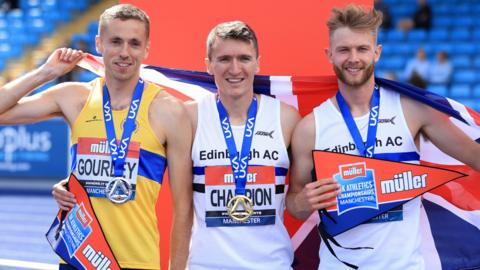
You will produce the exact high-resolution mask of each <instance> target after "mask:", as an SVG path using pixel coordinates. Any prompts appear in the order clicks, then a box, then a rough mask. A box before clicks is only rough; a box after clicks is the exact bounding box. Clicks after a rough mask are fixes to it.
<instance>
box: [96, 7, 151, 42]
mask: <svg viewBox="0 0 480 270" xmlns="http://www.w3.org/2000/svg"><path fill="white" fill-rule="evenodd" d="M113 19H120V20H122V21H126V20H138V21H141V22H143V23H144V24H145V33H146V34H147V39H148V38H149V37H150V18H149V17H148V15H147V13H145V11H143V10H141V9H139V8H138V7H136V6H134V5H130V4H120V5H115V6H112V7H110V8H108V9H106V10H105V11H104V12H103V13H102V15H100V20H99V25H98V34H100V33H101V31H103V30H104V28H105V23H107V22H108V21H110V20H113Z"/></svg>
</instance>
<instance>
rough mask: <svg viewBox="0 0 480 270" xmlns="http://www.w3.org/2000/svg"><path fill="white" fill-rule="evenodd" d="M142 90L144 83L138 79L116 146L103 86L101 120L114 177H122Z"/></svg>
mask: <svg viewBox="0 0 480 270" xmlns="http://www.w3.org/2000/svg"><path fill="white" fill-rule="evenodd" d="M143 88H144V81H143V80H142V79H139V80H138V83H137V85H136V86H135V90H134V91H133V96H132V100H131V101H130V107H129V109H128V114H127V118H126V119H125V124H124V126H123V134H122V139H121V141H120V142H119V144H117V136H116V134H115V126H114V124H113V114H112V107H111V106H110V95H109V94H108V89H107V84H105V85H104V86H103V118H104V122H105V129H106V133H107V140H108V147H109V149H110V156H111V157H112V163H113V166H114V176H115V177H123V171H124V170H125V168H124V166H125V160H126V158H127V153H128V146H129V145H130V139H131V138H132V133H133V131H134V130H135V119H136V118H137V112H138V109H139V108H140V101H141V100H142V94H143Z"/></svg>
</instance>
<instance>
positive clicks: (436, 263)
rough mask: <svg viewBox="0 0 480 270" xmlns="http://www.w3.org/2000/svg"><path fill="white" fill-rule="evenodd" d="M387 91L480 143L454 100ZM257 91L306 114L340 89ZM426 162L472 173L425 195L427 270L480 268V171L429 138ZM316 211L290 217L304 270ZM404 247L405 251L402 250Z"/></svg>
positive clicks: (205, 79)
mask: <svg viewBox="0 0 480 270" xmlns="http://www.w3.org/2000/svg"><path fill="white" fill-rule="evenodd" d="M79 65H80V66H82V67H84V68H86V69H88V70H90V71H92V72H94V73H96V74H98V75H100V76H102V75H103V63H102V61H101V59H100V58H96V57H93V56H91V55H89V57H88V58H87V59H86V60H83V61H82V62H81V63H80V64H79ZM141 77H142V78H143V79H145V80H147V81H151V82H153V83H156V84H158V85H161V86H164V87H166V88H167V89H169V92H170V93H172V94H174V95H176V96H177V97H180V98H183V99H185V100H188V99H193V100H198V99H200V98H202V97H203V96H205V95H209V94H212V93H214V92H215V91H216V87H215V83H214V81H213V77H211V76H210V75H208V74H207V73H206V72H197V71H188V70H178V69H169V68H163V67H157V66H143V67H142V70H141ZM376 81H377V83H378V84H379V85H380V86H383V87H385V88H388V89H391V90H394V91H398V92H400V93H401V94H403V95H406V96H409V97H411V98H413V99H415V100H418V101H421V102H423V103H426V104H428V105H430V106H432V107H434V108H436V109H438V110H440V111H442V112H444V113H446V114H447V115H449V116H451V117H450V121H452V122H453V123H454V124H455V125H457V126H458V127H459V128H461V129H462V130H463V131H464V132H465V133H466V134H467V135H468V136H469V137H470V138H471V139H472V140H474V141H476V142H477V143H480V114H479V113H478V112H475V111H474V110H472V109H470V108H468V107H466V106H464V105H462V104H460V103H458V102H456V101H454V100H451V99H449V98H446V97H443V96H439V95H437V94H434V93H430V92H428V91H425V90H423V89H420V88H417V87H414V86H411V85H407V84H402V83H399V82H394V81H389V80H384V79H380V78H377V80H376ZM254 89H255V91H256V92H258V93H262V94H267V95H271V96H275V97H276V98H278V99H280V100H282V101H284V102H286V103H288V104H291V105H293V106H295V107H297V108H298V110H299V111H300V113H301V114H302V115H306V114H307V113H309V112H310V111H311V110H312V109H313V107H315V106H317V105H318V104H320V103H321V102H322V101H323V100H324V99H326V98H328V97H331V96H333V95H334V94H335V92H336V91H337V89H338V86H337V79H336V78H335V77H334V76H318V77H299V76H256V79H255V82H254ZM420 152H421V163H422V164H425V165H431V166H435V167H442V168H447V169H452V170H456V171H461V172H463V173H465V174H468V175H469V176H468V177H463V178H461V179H459V180H457V181H452V182H449V183H447V184H445V185H442V186H440V187H439V188H436V189H434V190H432V191H431V192H428V193H425V194H424V195H423V196H422V199H423V205H424V208H423V209H422V216H421V226H422V228H421V230H422V234H423V241H422V253H423V255H424V258H425V262H426V269H477V267H480V172H476V171H474V170H473V169H471V168H469V167H468V166H466V165H464V164H462V163H461V162H459V161H457V160H455V159H453V158H451V157H449V156H447V155H446V154H444V153H443V152H441V151H440V150H439V149H438V148H436V147H435V146H434V145H433V144H432V143H430V142H429V141H427V140H422V142H421V149H420ZM479 158H480V157H479ZM318 220H319V217H318V214H317V213H314V214H313V215H312V216H311V217H310V218H309V219H308V220H307V221H305V222H299V221H298V220H295V219H293V218H291V217H289V216H288V215H287V216H286V218H285V224H286V226H287V228H288V230H289V232H290V235H291V238H292V243H293V246H294V249H295V255H296V257H297V259H298V262H297V266H298V267H297V268H298V269H315V268H316V266H315V265H316V264H318V246H319V237H318V234H317V232H316V224H317V223H318ZM400 250H401V247H399V251H400Z"/></svg>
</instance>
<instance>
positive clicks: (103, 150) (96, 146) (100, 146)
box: [90, 141, 110, 154]
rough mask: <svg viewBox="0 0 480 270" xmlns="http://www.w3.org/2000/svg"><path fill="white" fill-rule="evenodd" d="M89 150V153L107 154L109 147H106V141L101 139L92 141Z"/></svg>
mask: <svg viewBox="0 0 480 270" xmlns="http://www.w3.org/2000/svg"><path fill="white" fill-rule="evenodd" d="M90 152H91V153H98V154H109V153H110V149H109V148H108V145H107V141H102V142H99V143H92V144H91V145H90Z"/></svg>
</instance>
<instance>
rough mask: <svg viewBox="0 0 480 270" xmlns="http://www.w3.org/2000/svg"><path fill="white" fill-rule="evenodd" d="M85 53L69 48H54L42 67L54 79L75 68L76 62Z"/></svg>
mask: <svg viewBox="0 0 480 270" xmlns="http://www.w3.org/2000/svg"><path fill="white" fill-rule="evenodd" d="M86 55H87V54H86V53H84V52H82V51H80V50H75V49H71V48H60V49H56V50H55V51H54V52H53V53H52V54H51V55H50V56H49V57H48V59H47V61H46V62H45V64H43V65H42V67H41V68H42V69H43V70H44V71H45V72H46V74H48V77H49V79H51V80H53V79H56V78H58V77H60V76H62V75H64V74H66V73H68V72H70V71H71V70H72V69H74V68H75V66H76V65H77V63H78V62H79V61H80V60H82V59H83V58H84V57H85V56H86Z"/></svg>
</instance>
